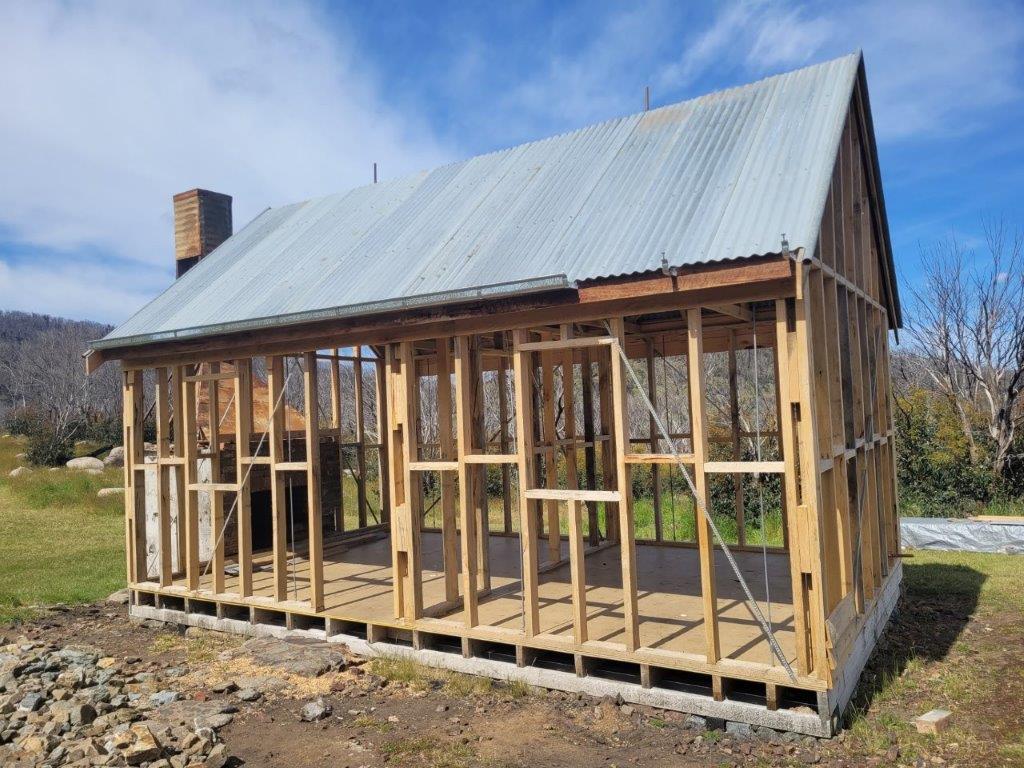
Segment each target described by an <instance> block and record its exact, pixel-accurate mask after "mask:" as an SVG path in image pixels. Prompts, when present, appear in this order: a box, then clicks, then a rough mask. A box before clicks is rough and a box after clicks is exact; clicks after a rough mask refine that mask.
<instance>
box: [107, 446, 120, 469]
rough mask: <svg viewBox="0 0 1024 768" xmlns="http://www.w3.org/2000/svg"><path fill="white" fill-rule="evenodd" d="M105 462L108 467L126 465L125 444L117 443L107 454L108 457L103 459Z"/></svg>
mask: <svg viewBox="0 0 1024 768" xmlns="http://www.w3.org/2000/svg"><path fill="white" fill-rule="evenodd" d="M103 464H104V465H105V466H108V467H123V466H124V446H123V445H115V446H114V447H113V448H111V449H110V453H108V454H107V458H105V459H104V460H103Z"/></svg>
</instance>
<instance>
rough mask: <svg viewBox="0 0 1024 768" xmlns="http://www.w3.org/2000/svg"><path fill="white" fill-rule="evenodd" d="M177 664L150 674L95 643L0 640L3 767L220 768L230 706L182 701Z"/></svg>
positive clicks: (0, 759)
mask: <svg viewBox="0 0 1024 768" xmlns="http://www.w3.org/2000/svg"><path fill="white" fill-rule="evenodd" d="M183 673H184V670H183V669H181V668H177V669H169V670H164V671H163V672H153V671H148V670H147V669H146V668H144V667H143V665H142V664H141V663H140V660H139V659H137V658H124V659H116V658H113V657H110V656H102V655H101V654H100V652H98V651H97V650H96V649H94V648H89V647H86V646H74V645H68V646H64V647H56V646H53V645H49V644H45V643H41V642H33V641H30V640H28V639H27V638H24V637H22V638H18V639H17V640H15V641H14V642H12V643H7V644H3V640H2V639H0V764H2V765H5V766H39V765H45V766H74V768H86V767H88V766H100V765H104V766H105V765H111V766H140V767H141V768H185V767H186V766H203V768H222V766H224V765H225V764H226V763H227V761H228V752H227V748H226V746H225V745H224V744H222V743H219V739H218V737H217V730H218V729H219V728H222V727H224V726H225V725H227V724H228V723H229V722H231V717H232V715H231V712H232V711H234V708H233V707H231V706H230V705H225V704H223V703H220V704H218V703H215V702H199V701H186V700H182V698H181V695H180V694H179V693H177V692H176V691H173V690H170V689H168V688H167V687H166V686H167V685H168V683H169V682H170V680H172V679H173V678H174V677H177V676H180V675H181V674H183Z"/></svg>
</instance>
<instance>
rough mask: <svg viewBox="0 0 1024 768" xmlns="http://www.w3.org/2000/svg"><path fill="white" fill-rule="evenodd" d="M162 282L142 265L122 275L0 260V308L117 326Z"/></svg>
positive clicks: (104, 268)
mask: <svg viewBox="0 0 1024 768" xmlns="http://www.w3.org/2000/svg"><path fill="white" fill-rule="evenodd" d="M161 279H163V280H169V278H168V277H166V275H165V274H164V273H162V272H159V273H158V272H157V271H156V270H153V269H147V268H145V267H142V266H141V265H139V266H136V267H133V268H132V269H130V270H127V271H126V270H124V269H123V265H121V268H119V267H118V265H103V264H95V263H86V264H82V263H79V262H74V261H60V262H58V261H56V260H52V259H51V260H49V262H48V263H47V264H42V263H39V262H35V263H20V262H16V263H13V264H7V263H5V262H4V261H2V260H0V307H2V308H3V309H17V310H21V311H22V312H39V313H42V314H47V315H56V316H58V317H70V318H75V319H85V320H95V321H97V322H104V323H114V324H116V323H117V322H118V321H120V320H123V319H124V317H125V315H126V314H128V313H131V312H132V311H134V310H135V309H137V308H138V307H141V306H142V305H143V304H144V303H145V302H146V301H148V300H149V299H151V298H152V297H153V296H154V295H155V293H156V292H157V291H158V290H159V288H160V287H161V286H160V282H161Z"/></svg>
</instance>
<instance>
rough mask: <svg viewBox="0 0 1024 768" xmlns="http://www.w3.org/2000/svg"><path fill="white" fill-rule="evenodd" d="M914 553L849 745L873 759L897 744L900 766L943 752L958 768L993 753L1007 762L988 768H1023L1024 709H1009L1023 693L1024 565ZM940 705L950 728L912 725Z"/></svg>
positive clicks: (1011, 558) (1005, 558)
mask: <svg viewBox="0 0 1024 768" xmlns="http://www.w3.org/2000/svg"><path fill="white" fill-rule="evenodd" d="M912 554H913V556H912V557H911V558H908V559H906V560H904V584H905V587H906V600H905V602H903V603H902V608H901V611H900V612H899V613H897V615H896V616H895V617H894V618H893V620H892V622H891V623H890V625H889V627H888V629H887V631H886V635H885V636H884V637H883V639H882V642H881V643H880V644H879V646H878V647H877V649H876V653H875V655H874V657H873V658H872V660H871V662H870V663H869V668H868V669H867V670H866V671H865V673H864V675H863V676H862V679H861V688H860V689H859V691H858V693H857V695H856V696H855V699H854V702H853V704H852V706H851V710H850V714H849V716H848V718H849V725H848V728H849V731H848V739H847V742H846V748H847V749H849V750H850V751H852V752H854V753H855V754H858V755H863V756H865V757H866V756H869V755H878V754H880V753H883V752H885V751H886V750H887V749H889V748H890V747H891V746H893V745H896V746H898V747H899V749H900V761H901V763H902V762H906V763H912V762H914V761H915V760H916V759H917V758H918V757H921V758H922V759H925V760H929V759H930V758H931V757H933V756H936V755H939V756H941V757H942V759H944V760H946V761H947V762H950V761H951V758H954V759H952V762H954V763H955V762H957V760H956V759H955V758H957V757H959V758H960V759H962V758H963V756H964V755H965V754H972V755H974V757H975V758H977V759H978V761H979V763H978V764H986V763H985V761H986V760H988V759H990V758H995V757H996V756H998V757H1000V758H1003V759H1005V760H1006V761H1007V762H1005V763H1000V762H995V763H991V762H989V763H987V764H994V765H1001V764H1007V765H1014V764H1020V763H1017V762H1014V761H1015V760H1020V757H1021V755H1024V748H1022V747H1024V739H1022V736H1024V729H1022V726H1021V719H1020V715H1019V710H1016V714H1012V713H1013V712H1014V710H1012V709H1011V710H1008V709H1007V708H1006V702H1007V701H1010V700H1019V698H1020V696H1022V695H1024V693H1022V691H1024V674H1022V673H1021V672H1020V667H1021V664H1020V662H1021V658H1020V648H1021V647H1022V646H1024V624H1022V623H1021V622H1020V621H1019V618H1018V617H1020V616H1021V615H1024V590H1021V588H1020V582H1021V575H1022V573H1024V561H1022V558H1021V557H1020V556H1016V555H994V554H982V553H972V552H933V551H921V550H919V551H914V552H913V553H912ZM936 707H943V708H946V709H949V710H950V711H952V712H953V716H954V719H953V726H952V727H951V728H950V730H948V731H946V732H944V733H942V734H939V735H937V736H925V735H921V734H918V733H917V732H916V730H915V728H914V726H913V725H912V720H913V719H914V718H915V717H917V716H918V715H920V714H922V713H923V712H925V711H927V710H929V709H933V708H936ZM1006 728H1009V732H1008V733H1007V732H1005V730H1004V729H1006ZM993 752H995V754H993ZM983 756H985V757H983ZM972 764H973V763H972Z"/></svg>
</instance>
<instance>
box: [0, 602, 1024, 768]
mask: <svg viewBox="0 0 1024 768" xmlns="http://www.w3.org/2000/svg"><path fill="white" fill-rule="evenodd" d="M942 628H944V629H942ZM15 633H16V634H18V635H25V636H27V637H29V638H30V639H40V640H46V641H47V642H49V643H56V644H61V643H77V644H88V645H91V646H95V647H97V648H99V649H102V650H103V652H105V653H106V654H109V655H111V656H115V657H121V658H125V657H126V658H131V659H132V660H133V663H135V664H136V665H139V664H141V665H142V667H146V666H148V667H150V668H151V669H153V670H154V671H158V670H161V669H168V668H172V667H182V666H184V667H186V668H187V670H188V674H186V675H185V676H182V677H181V678H179V681H178V682H177V683H176V687H177V688H178V689H179V690H181V691H182V693H183V694H184V695H185V696H186V697H191V698H195V699H198V700H200V701H203V700H216V699H217V698H229V693H225V692H220V693H217V692H214V690H212V689H215V688H217V685H216V682H217V681H218V680H224V679H226V678H230V677H232V676H235V677H237V676H238V675H245V674H246V673H248V674H249V675H250V678H249V679H252V678H251V675H252V674H253V673H254V671H253V670H252V669H244V668H242V669H240V668H239V667H238V664H239V663H240V662H239V661H238V660H237V658H236V659H235V660H229V659H231V658H232V654H233V653H234V652H235V651H234V650H233V649H237V648H238V646H239V645H240V644H241V643H242V642H243V638H239V637H234V636H229V635H222V634H220V633H209V632H200V631H197V630H190V631H189V632H188V633H184V632H183V631H181V630H179V629H176V628H169V627H166V626H163V625H158V624H156V623H154V622H141V623H140V622H137V621H133V620H129V618H128V616H127V609H126V608H125V607H124V606H112V605H109V604H100V605H93V606H81V607H75V608H66V609H58V610H56V611H53V612H50V613H48V614H47V615H45V616H43V617H40V618H37V619H35V620H34V621H32V622H29V623H27V624H24V625H21V626H19V627H17V629H16V630H14V631H13V632H12V630H11V628H8V630H7V631H6V634H7V636H8V637H9V638H13V637H14V634H15ZM971 637H977V638H979V640H980V642H976V643H973V644H971V645H970V646H968V645H967V644H965V642H964V640H965V639H967V638H971ZM997 638H998V639H997ZM1007 644H1009V645H1007ZM1022 645H1024V623H1022V622H1021V621H1020V615H1019V614H1018V613H1015V612H1012V611H1011V612H1008V613H1006V614H1005V615H1003V616H1002V617H1001V618H1000V616H999V615H986V616H984V617H983V618H977V617H972V616H971V606H969V605H963V604H958V603H957V601H956V600H955V599H952V600H950V599H949V598H948V596H947V597H946V598H945V599H935V600H927V599H924V600H917V601H915V603H914V604H913V605H912V606H910V607H909V608H905V610H903V611H902V612H901V613H900V614H899V615H898V616H897V618H896V619H895V621H894V624H893V626H892V627H891V629H890V632H889V634H888V635H887V637H886V639H885V640H883V643H882V645H881V647H880V653H879V654H878V658H877V659H876V660H875V663H874V664H873V666H872V667H871V668H869V670H868V672H867V674H866V677H865V684H864V685H863V686H862V691H861V693H860V697H859V702H860V703H859V706H860V707H861V709H860V710H855V713H854V717H853V718H852V721H853V726H852V727H851V728H850V729H848V730H846V731H844V732H843V734H841V735H840V736H839V737H838V738H836V739H833V740H831V741H828V742H823V741H817V740H814V739H811V738H804V737H794V736H793V735H786V736H783V735H781V734H777V735H774V736H771V737H770V738H769V737H768V736H767V734H761V735H754V736H753V737H751V738H737V737H734V736H732V735H730V734H726V733H723V732H722V731H718V730H697V729H692V728H689V727H687V725H686V716H685V715H681V714H679V713H672V712H664V711H658V710H653V709H647V708H644V707H629V706H619V705H617V704H616V703H615V702H613V701H610V700H603V701H602V700H596V699H591V698H585V697H578V696H575V695H569V694H561V693H553V692H545V691H539V690H536V689H532V690H531V689H527V688H525V687H524V686H511V687H509V686H505V685H501V684H498V683H491V682H490V681H486V680H481V679H479V678H474V677H468V676H463V675H452V674H448V673H440V672H434V671H429V670H424V669H423V668H420V667H416V666H415V665H411V664H408V663H405V662H391V663H388V662H372V663H367V664H361V663H359V662H356V664H353V665H351V666H350V667H349V668H348V669H347V670H345V671H344V672H340V673H336V674H333V673H332V675H327V676H324V677H321V678H315V679H310V680H307V681H301V680H295V679H292V680H291V683H292V684H291V685H288V686H285V687H283V688H281V687H277V688H275V686H274V685H269V687H265V688H264V689H263V690H264V695H263V696H262V697H261V699H260V700H259V701H256V702H250V703H243V702H238V701H237V700H235V699H234V698H231V701H232V703H233V704H235V705H237V707H238V711H237V712H236V713H235V714H234V719H233V721H232V722H231V723H230V724H229V725H227V726H226V727H225V728H223V729H222V730H221V731H220V737H221V738H222V739H223V740H224V742H225V743H226V744H227V747H228V750H229V752H230V754H231V755H232V762H233V763H234V764H236V765H237V764H245V765H248V766H288V768H296V767H297V766H315V765H332V766H339V767H343V766H352V768H356V767H357V766H407V765H408V766H435V767H437V768H458V767H459V766H493V767H499V766H531V767H534V768H541V767H542V766H566V765H588V766H628V765H642V766H709V765H715V766H721V765H801V764H814V763H820V764H824V765H848V766H854V765H891V766H897V765H911V766H929V765H940V766H941V765H986V766H995V765H1021V764H1024V761H1022V760H1021V759H1020V758H1021V755H1022V754H1024V753H1020V752H1018V751H1017V748H1016V746H1015V745H1016V744H1017V743H1018V741H1019V738H1020V734H1022V733H1024V728H1022V719H1024V716H1022V713H1021V708H1022V706H1024V677H1022V675H1021V674H1020V670H1019V661H1020V656H1021V648H1022ZM911 647H912V648H914V649H915V652H914V654H913V655H910V654H908V653H907V649H909V648H911ZM979 654H981V656H982V658H979ZM136 657H137V658H139V659H140V661H138V662H135V661H134V659H135V658H136ZM996 658H1002V659H1003V660H1004V662H1003V663H1004V665H1005V666H1004V667H1003V668H1001V669H997V670H996V672H997V673H998V674H997V675H996V676H995V677H993V678H991V679H992V680H993V681H994V684H993V685H992V686H991V695H988V696H983V697H982V698H980V699H976V700H975V699H969V698H968V699H967V700H970V701H974V702H976V706H972V708H971V710H970V712H969V713H968V712H964V711H959V712H957V713H956V714H957V718H958V721H959V722H958V728H955V729H953V730H952V731H950V732H949V733H948V734H944V735H942V736H940V737H919V736H917V735H916V734H913V733H912V731H913V729H912V728H910V727H909V724H908V719H907V716H906V714H903V715H900V714H898V712H904V713H913V712H917V713H918V714H919V713H920V712H923V711H926V710H927V709H930V708H931V707H932V706H933V705H936V704H934V701H935V694H934V692H933V691H932V688H930V687H929V682H932V683H934V682H935V681H936V680H938V682H939V684H940V685H941V686H942V687H943V689H945V688H947V687H949V686H955V685H970V684H971V682H972V681H971V675H970V674H969V673H968V672H965V671H964V670H963V669H960V671H959V672H957V674H956V675H955V676H954V677H955V680H954V678H949V675H948V666H949V665H950V663H951V659H952V664H953V666H954V667H957V668H960V667H962V666H963V665H965V664H966V665H967V666H969V667H973V666H975V665H978V664H979V663H987V662H988V660H990V659H992V660H994V659H996ZM1014 660H1015V661H1014ZM935 664H942V665H946V667H944V668H941V669H940V668H939V667H930V666H929V665H935ZM1013 664H1017V665H1018V666H1017V667H1016V668H1011V665H1013ZM257 672H258V670H257ZM893 674H894V675H895V676H896V678H897V679H896V680H895V681H893V680H892V679H891V677H892V675H893ZM909 677H913V678H915V680H917V681H918V682H915V683H913V684H911V683H910V682H908V681H907V678H909ZM947 678H949V679H947ZM974 678H975V679H974V681H973V682H974V683H977V685H976V686H975V687H973V688H972V691H974V690H975V688H979V687H984V686H983V685H982V683H984V685H986V686H987V685H988V684H987V683H985V680H988V679H989V678H988V677H986V678H985V680H982V679H981V678H980V677H979V676H977V675H975V676H974ZM257 679H258V678H257ZM995 681H998V682H995ZM919 683H920V684H919ZM986 690H989V689H988V688H986ZM952 693H953V694H954V695H955V694H956V691H953V692H952ZM965 695H966V694H965ZM972 695H973V693H972ZM317 696H322V697H323V699H324V701H325V702H327V703H328V704H329V705H330V706H331V707H332V714H331V715H330V716H329V717H327V718H325V719H323V720H321V721H319V722H303V721H302V720H300V717H299V713H300V710H301V709H302V707H303V705H304V704H306V703H307V702H309V701H311V700H314V699H315V698H316V697H317ZM894 708H895V711H894ZM965 719H966V721H965ZM1007 745H1009V746H1007Z"/></svg>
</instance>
